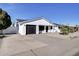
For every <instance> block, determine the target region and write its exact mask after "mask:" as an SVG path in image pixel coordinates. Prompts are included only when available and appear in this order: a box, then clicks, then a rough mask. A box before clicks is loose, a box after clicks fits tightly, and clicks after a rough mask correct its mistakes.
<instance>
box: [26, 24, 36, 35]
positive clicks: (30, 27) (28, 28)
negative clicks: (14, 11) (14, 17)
mask: <svg viewBox="0 0 79 59" xmlns="http://www.w3.org/2000/svg"><path fill="white" fill-rule="evenodd" d="M26 34H36V25H26Z"/></svg>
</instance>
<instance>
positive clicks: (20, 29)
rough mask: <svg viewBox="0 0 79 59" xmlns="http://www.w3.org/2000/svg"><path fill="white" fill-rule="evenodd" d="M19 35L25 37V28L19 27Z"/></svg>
mask: <svg viewBox="0 0 79 59" xmlns="http://www.w3.org/2000/svg"><path fill="white" fill-rule="evenodd" d="M19 34H21V35H26V26H24V25H19Z"/></svg>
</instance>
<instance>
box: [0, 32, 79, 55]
mask: <svg viewBox="0 0 79 59" xmlns="http://www.w3.org/2000/svg"><path fill="white" fill-rule="evenodd" d="M71 35H73V36H72V37H71V38H70V36H71ZM74 36H76V37H74ZM72 38H73V39H72ZM78 52H79V32H76V33H73V34H69V35H68V36H62V35H59V34H58V33H46V34H39V35H36V34H34V35H25V36H21V35H18V34H17V35H16V34H15V35H9V36H8V37H6V38H4V39H0V55H3V56H7V55H12V56H72V55H78V54H79V53H78Z"/></svg>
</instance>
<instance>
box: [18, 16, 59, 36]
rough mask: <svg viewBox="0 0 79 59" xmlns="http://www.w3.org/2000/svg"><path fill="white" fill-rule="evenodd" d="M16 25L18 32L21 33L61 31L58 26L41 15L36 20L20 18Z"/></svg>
mask: <svg viewBox="0 0 79 59" xmlns="http://www.w3.org/2000/svg"><path fill="white" fill-rule="evenodd" d="M16 27H17V31H18V33H19V34H21V35H26V34H40V33H47V32H60V30H59V29H58V27H57V26H55V25H54V24H52V23H51V22H49V21H48V20H47V19H46V18H43V17H39V18H36V19H34V20H21V19H18V21H17V22H16Z"/></svg>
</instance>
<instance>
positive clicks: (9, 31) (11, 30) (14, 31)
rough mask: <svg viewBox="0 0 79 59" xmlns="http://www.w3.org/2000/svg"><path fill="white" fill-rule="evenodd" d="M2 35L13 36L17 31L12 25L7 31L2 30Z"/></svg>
mask: <svg viewBox="0 0 79 59" xmlns="http://www.w3.org/2000/svg"><path fill="white" fill-rule="evenodd" d="M0 33H1V31H0ZM3 33H4V34H15V33H17V29H16V27H15V26H14V25H13V24H12V25H11V26H10V27H8V28H7V29H4V30H3Z"/></svg>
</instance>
